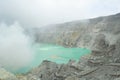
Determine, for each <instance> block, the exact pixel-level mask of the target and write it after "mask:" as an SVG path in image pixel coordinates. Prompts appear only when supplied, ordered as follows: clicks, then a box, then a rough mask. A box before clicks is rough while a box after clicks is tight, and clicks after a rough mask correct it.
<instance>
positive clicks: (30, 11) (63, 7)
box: [0, 0, 120, 27]
mask: <svg viewBox="0 0 120 80" xmlns="http://www.w3.org/2000/svg"><path fill="white" fill-rule="evenodd" d="M119 12H120V0H0V22H6V23H9V24H10V23H13V22H14V21H18V22H19V23H20V24H21V25H23V26H26V27H41V26H44V25H48V24H55V23H62V22H67V21H73V20H80V19H86V18H92V17H97V16H104V15H110V14H116V13H119Z"/></svg>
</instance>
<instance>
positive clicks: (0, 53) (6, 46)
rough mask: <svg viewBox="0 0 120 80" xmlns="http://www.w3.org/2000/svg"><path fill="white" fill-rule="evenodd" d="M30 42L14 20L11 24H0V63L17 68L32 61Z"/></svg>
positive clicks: (12, 68)
mask: <svg viewBox="0 0 120 80" xmlns="http://www.w3.org/2000/svg"><path fill="white" fill-rule="evenodd" d="M32 56H33V55H32V49H31V42H30V39H29V37H28V36H26V35H25V34H24V29H23V28H22V27H21V26H20V25H19V23H17V22H15V23H14V24H13V25H10V26H8V25H6V24H5V23H1V24H0V65H1V66H3V67H5V68H8V69H11V70H17V69H20V68H22V67H26V66H27V65H28V64H30V62H31V61H32V59H33V57H32Z"/></svg>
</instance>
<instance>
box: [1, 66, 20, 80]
mask: <svg viewBox="0 0 120 80" xmlns="http://www.w3.org/2000/svg"><path fill="white" fill-rule="evenodd" d="M0 80H18V79H17V77H16V76H15V75H14V74H12V73H10V72H8V71H7V70H5V69H3V68H0Z"/></svg>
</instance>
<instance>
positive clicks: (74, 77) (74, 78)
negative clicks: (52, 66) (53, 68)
mask: <svg viewBox="0 0 120 80" xmlns="http://www.w3.org/2000/svg"><path fill="white" fill-rule="evenodd" d="M65 80H81V79H79V78H78V77H76V76H69V77H67V78H65Z"/></svg>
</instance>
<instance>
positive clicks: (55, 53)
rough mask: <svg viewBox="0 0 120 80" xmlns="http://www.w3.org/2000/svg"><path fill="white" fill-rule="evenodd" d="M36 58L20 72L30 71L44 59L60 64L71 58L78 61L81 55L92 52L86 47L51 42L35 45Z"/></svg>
mask: <svg viewBox="0 0 120 80" xmlns="http://www.w3.org/2000/svg"><path fill="white" fill-rule="evenodd" d="M33 48H34V51H35V54H34V57H35V58H34V60H33V62H32V63H31V65H29V66H28V67H25V68H22V69H20V70H19V71H17V72H18V73H21V72H25V71H28V70H29V69H31V68H32V67H36V66H38V65H40V63H41V62H42V61H43V60H50V61H53V62H56V63H58V64H61V63H67V62H68V61H69V60H70V59H74V60H76V61H78V60H79V59H80V57H81V56H83V55H85V54H89V53H91V51H90V50H88V49H85V48H65V47H62V46H57V45H50V44H35V45H34V47H33Z"/></svg>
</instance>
